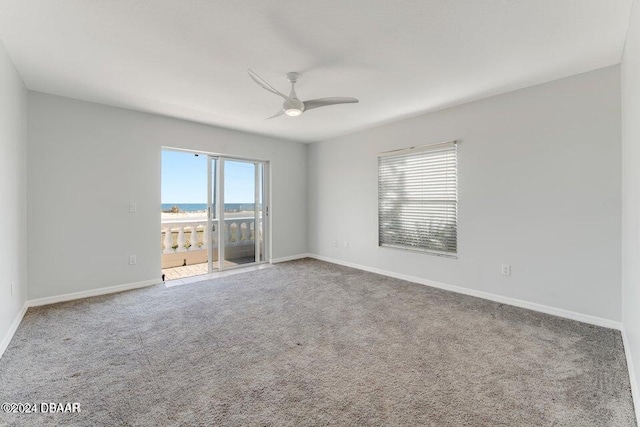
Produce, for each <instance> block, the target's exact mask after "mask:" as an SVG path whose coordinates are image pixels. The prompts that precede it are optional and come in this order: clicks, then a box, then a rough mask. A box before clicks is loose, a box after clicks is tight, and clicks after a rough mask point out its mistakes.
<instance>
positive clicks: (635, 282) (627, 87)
mask: <svg viewBox="0 0 640 427" xmlns="http://www.w3.org/2000/svg"><path fill="white" fill-rule="evenodd" d="M621 95H622V99H621V104H622V120H621V122H622V180H621V181H622V245H621V246H622V280H621V283H622V298H621V299H622V328H623V339H624V346H625V352H626V356H627V366H628V368H629V375H630V379H631V389H632V394H633V398H634V405H635V410H636V419H637V420H638V421H639V422H640V371H639V370H640V120H639V118H640V1H638V0H635V1H634V2H633V4H632V8H631V15H630V17H629V28H628V30H627V39H626V42H625V47H624V52H623V56H622V66H621Z"/></svg>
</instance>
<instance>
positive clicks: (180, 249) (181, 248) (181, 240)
mask: <svg viewBox="0 0 640 427" xmlns="http://www.w3.org/2000/svg"><path fill="white" fill-rule="evenodd" d="M177 243H178V249H177V250H176V252H184V251H185V248H184V225H179V226H178V242H177Z"/></svg>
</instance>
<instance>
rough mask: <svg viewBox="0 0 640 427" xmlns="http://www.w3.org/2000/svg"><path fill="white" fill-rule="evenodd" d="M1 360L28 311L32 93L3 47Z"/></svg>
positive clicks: (0, 104) (0, 74)
mask: <svg viewBox="0 0 640 427" xmlns="http://www.w3.org/2000/svg"><path fill="white" fill-rule="evenodd" d="M0 93H1V94H2V95H1V96H0V152H2V156H0V194H2V203H3V209H2V210H0V224H2V225H3V226H4V227H3V239H2V246H1V247H0V271H2V277H1V278H0V356H2V354H3V353H4V351H5V350H6V348H7V347H8V345H9V342H10V341H11V337H12V336H13V334H14V333H15V331H16V329H17V328H18V325H19V324H20V320H21V319H22V316H23V315H24V312H25V311H26V301H27V225H26V221H27V218H26V217H27V171H26V168H27V157H26V156H27V154H26V153H27V89H26V87H25V85H24V83H23V81H22V79H21V78H20V75H19V74H18V72H17V70H16V68H15V67H14V65H13V63H12V61H11V58H10V57H9V55H8V54H7V52H6V50H5V49H4V45H3V44H2V42H0Z"/></svg>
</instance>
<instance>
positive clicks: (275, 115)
mask: <svg viewBox="0 0 640 427" xmlns="http://www.w3.org/2000/svg"><path fill="white" fill-rule="evenodd" d="M283 114H284V110H280V111H278V112H277V113H275V114H274V115H273V116H271V117H267V118H266V119H265V120H269V119H275V118H276V117H280V116H281V115H283Z"/></svg>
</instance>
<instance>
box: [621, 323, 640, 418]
mask: <svg viewBox="0 0 640 427" xmlns="http://www.w3.org/2000/svg"><path fill="white" fill-rule="evenodd" d="M622 343H623V345H624V354H625V356H626V358H627V369H628V370H629V381H630V383H631V396H632V397H633V407H634V408H635V410H636V420H637V421H638V422H640V385H639V384H638V382H637V380H636V370H635V369H634V366H633V357H631V347H630V346H629V339H628V338H627V331H626V330H625V328H624V326H623V327H622Z"/></svg>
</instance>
